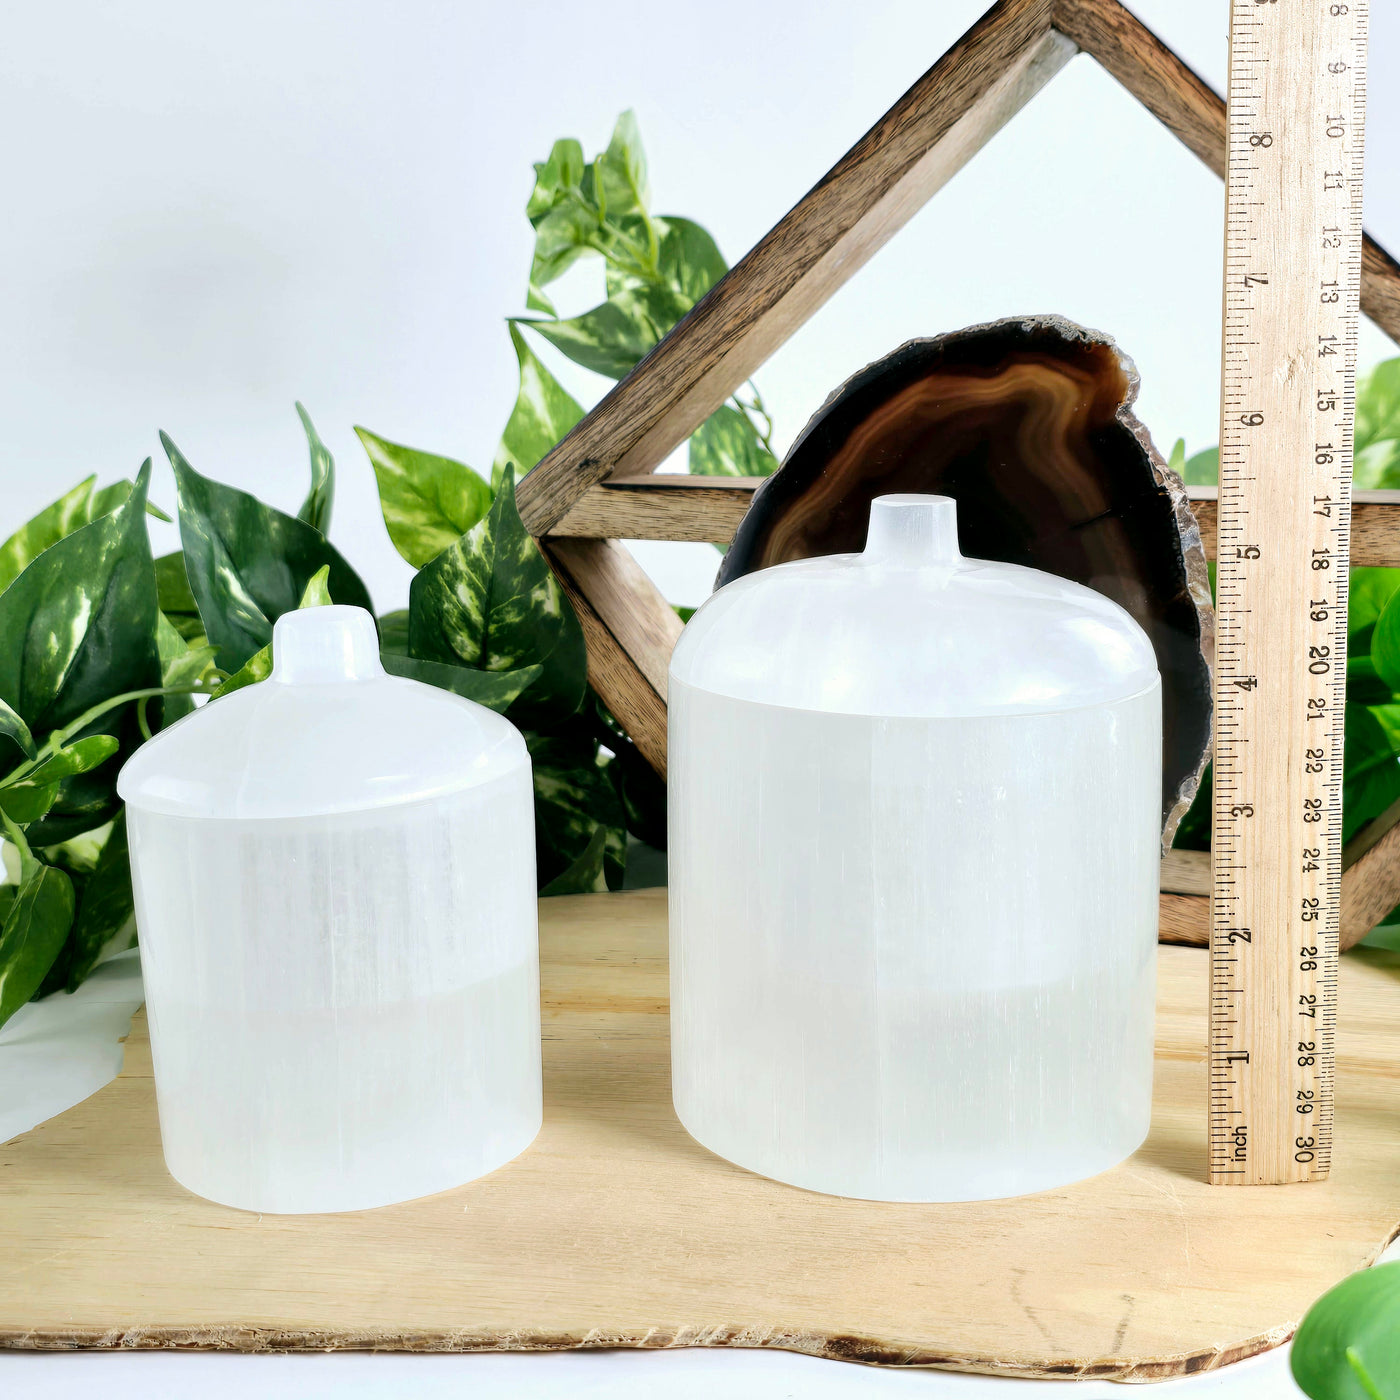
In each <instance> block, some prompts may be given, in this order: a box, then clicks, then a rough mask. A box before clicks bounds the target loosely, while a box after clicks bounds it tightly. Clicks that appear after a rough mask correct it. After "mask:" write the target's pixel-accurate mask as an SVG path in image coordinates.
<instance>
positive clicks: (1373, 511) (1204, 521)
mask: <svg viewBox="0 0 1400 1400" xmlns="http://www.w3.org/2000/svg"><path fill="white" fill-rule="evenodd" d="M1188 490H1189V492H1190V496H1191V509H1192V511H1193V512H1194V513H1195V516H1196V523H1197V524H1198V525H1199V526H1200V527H1201V542H1202V544H1204V545H1205V548H1206V558H1207V559H1214V558H1215V553H1216V539H1215V528H1216V493H1217V488H1216V487H1214V486H1192V487H1189V488H1188ZM1351 562H1352V566H1353V567H1354V568H1363V567H1365V568H1397V567H1400V491H1354V492H1353V493H1352V514H1351Z"/></svg>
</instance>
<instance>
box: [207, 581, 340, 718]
mask: <svg viewBox="0 0 1400 1400" xmlns="http://www.w3.org/2000/svg"><path fill="white" fill-rule="evenodd" d="M329 578H330V565H328V564H323V565H322V566H321V567H320V568H319V569H317V570H316V572H315V573H314V574H312V575H311V578H310V580H309V581H308V582H307V585H306V589H305V591H304V592H303V593H302V595H301V600H300V601H299V602H298V603H297V607H298V608H324V607H329V606H330V603H331V595H330V588H329V585H328V583H327V580H328V579H329ZM271 674H272V643H271V642H269V643H268V644H267V645H266V646H265V647H262V648H260V649H259V650H258V651H255V652H254V653H253V655H252V656H250V657H249V658H248V659H247V661H245V662H244V663H243V665H242V666H241V667H239V669H238V670H237V671H235V672H234V674H233V675H231V676H230V677H229V678H228V680H226V681H225V682H224V683H223V684H222V685H221V686H220V687H219V688H218V689H217V690H216V691H214V693H213V695H211V696H210V699H211V700H221V699H222V698H223V697H224V696H225V695H232V694H233V692H234V691H235V690H242V689H243V688H244V686H249V685H257V683H258V682H259V681H265V680H266V679H267V678H268V677H269V676H270V675H271Z"/></svg>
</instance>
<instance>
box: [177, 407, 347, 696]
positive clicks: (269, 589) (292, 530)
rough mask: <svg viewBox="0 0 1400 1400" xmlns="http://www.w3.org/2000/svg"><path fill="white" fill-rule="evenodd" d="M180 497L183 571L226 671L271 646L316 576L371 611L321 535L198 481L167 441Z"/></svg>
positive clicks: (242, 495) (252, 500) (229, 490)
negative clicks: (324, 573) (280, 623)
mask: <svg viewBox="0 0 1400 1400" xmlns="http://www.w3.org/2000/svg"><path fill="white" fill-rule="evenodd" d="M161 442H162V443H164V445H165V450H166V452H167V454H168V455H169V457H170V463H171V465H172V466H173V467H174V468H175V482H176V485H177V487H178V488H179V492H180V539H181V541H182V543H183V544H184V546H185V550H184V553H185V571H186V574H187V576H188V578H189V584H190V589H191V591H192V592H193V594H194V596H195V599H196V600H197V602H198V604H199V615H200V617H201V618H202V619H203V621H204V625H205V629H206V631H207V632H208V636H209V640H210V642H211V643H213V645H214V646H216V647H218V649H219V662H220V665H222V666H223V668H224V669H225V670H230V669H232V668H235V667H240V666H242V665H243V664H244V662H246V661H247V660H248V658H249V657H251V656H252V655H253V654H254V653H255V652H256V651H258V650H259V649H260V648H262V647H265V646H266V645H267V644H268V642H270V641H271V640H272V624H273V623H274V622H276V621H277V619H278V618H279V617H281V615H282V614H283V613H284V612H290V611H291V610H292V609H293V608H295V607H296V606H297V605H298V602H299V600H300V598H301V596H302V593H303V591H304V590H305V588H306V586H307V583H308V582H309V581H310V579H311V577H312V575H313V574H315V573H316V572H317V571H318V570H319V569H322V568H328V569H329V570H330V587H331V591H332V592H333V593H334V594H335V596H336V599H337V600H338V601H340V602H342V603H349V604H353V605H354V606H356V607H361V608H365V609H367V610H368V611H370V612H373V611H374V608H373V605H372V604H371V602H370V598H369V593H368V592H367V591H366V589H365V586H364V584H363V583H361V582H360V577H359V575H358V574H357V573H356V572H355V571H354V569H352V568H351V567H350V565H349V564H347V563H346V562H345V560H344V559H342V558H341V556H340V553H339V552H338V551H337V550H336V549H335V547H334V546H333V545H331V544H330V543H329V542H328V541H327V540H326V538H325V536H323V535H322V534H321V533H320V531H318V530H314V529H312V527H311V526H310V525H308V524H306V522H305V521H302V520H298V519H297V518H296V517H295V516H291V515H284V514H283V513H282V512H281V511H280V510H274V509H273V508H272V507H271V506H267V505H264V504H263V503H262V502H261V501H259V500H258V499H257V498H256V497H254V496H250V495H248V493H247V492H246V491H238V490H235V489H234V488H233V487H232V486H224V485H222V484H221V483H219V482H217V481H211V480H210V479H209V478H208V477H205V476H201V475H200V474H199V473H198V472H197V471H195V469H194V468H193V467H192V466H190V464H189V462H188V461H186V460H185V458H184V456H183V455H182V454H181V452H180V450H179V448H177V447H176V446H175V444H174V443H173V442H171V440H170V439H169V438H168V437H167V436H166V435H165V434H164V433H162V434H161Z"/></svg>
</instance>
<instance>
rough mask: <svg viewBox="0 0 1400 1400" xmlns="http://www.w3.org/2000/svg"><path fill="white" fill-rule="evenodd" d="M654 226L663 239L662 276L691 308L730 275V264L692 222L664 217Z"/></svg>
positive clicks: (702, 230) (704, 230)
mask: <svg viewBox="0 0 1400 1400" xmlns="http://www.w3.org/2000/svg"><path fill="white" fill-rule="evenodd" d="M656 225H657V227H658V228H659V229H661V230H662V235H663V236H662V239H661V275H662V276H663V277H664V278H665V279H666V280H667V281H668V282H669V283H670V284H671V286H672V287H673V288H674V289H675V290H676V291H677V292H679V293H680V295H681V297H682V298H684V299H685V300H686V301H687V302H689V303H690V305H691V306H694V305H695V303H696V302H697V301H699V300H700V298H701V297H702V296H704V295H705V293H706V292H708V291H709V290H710V288H711V287H713V286H714V285H715V283H716V282H718V281H719V279H720V278H721V277H723V276H724V274H725V273H726V272H728V271H729V264H728V263H726V262H725V260H724V255H723V254H722V253H721V252H720V250H719V245H718V244H717V243H716V242H715V240H714V239H713V238H712V237H711V236H710V234H709V232H708V230H706V229H704V228H702V227H701V226H700V225H699V224H697V223H695V222H693V221H692V220H690V219H681V218H678V217H676V215H674V214H667V215H666V216H665V217H664V218H660V219H657V220H656Z"/></svg>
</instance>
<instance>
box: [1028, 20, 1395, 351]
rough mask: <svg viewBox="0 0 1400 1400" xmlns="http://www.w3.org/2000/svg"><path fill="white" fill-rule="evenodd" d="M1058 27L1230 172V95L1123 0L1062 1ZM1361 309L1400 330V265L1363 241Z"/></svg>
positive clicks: (1208, 159)
mask: <svg viewBox="0 0 1400 1400" xmlns="http://www.w3.org/2000/svg"><path fill="white" fill-rule="evenodd" d="M1053 22H1054V26H1055V28H1056V29H1057V30H1059V31H1060V33H1062V34H1064V35H1066V36H1067V37H1068V38H1070V39H1072V40H1073V41H1074V43H1075V44H1077V45H1078V46H1079V48H1081V49H1082V50H1083V51H1084V52H1085V53H1087V54H1089V55H1091V56H1092V57H1093V58H1094V59H1096V60H1097V61H1098V63H1099V64H1100V65H1101V66H1102V67H1103V68H1104V69H1105V70H1106V71H1107V72H1109V73H1111V74H1112V75H1113V77H1115V78H1116V79H1117V80H1118V81H1119V82H1120V83H1122V85H1123V86H1124V87H1125V88H1127V90H1128V91H1129V92H1130V93H1132V95H1133V96H1134V97H1136V98H1137V99H1138V101H1139V102H1141V103H1142V105H1143V106H1144V107H1146V108H1147V110H1148V111H1149V112H1151V113H1152V114H1153V116H1155V117H1156V118H1157V119H1158V121H1160V122H1161V123H1162V125H1163V126H1165V127H1166V128H1167V129H1168V130H1169V131H1170V132H1172V134H1173V135H1174V136H1176V137H1177V138H1178V139H1179V140H1180V141H1181V142H1182V143H1183V144H1184V145H1185V146H1187V147H1188V148H1189V149H1190V150H1191V151H1193V152H1194V153H1195V154H1196V155H1197V156H1198V157H1199V158H1200V159H1201V160H1202V161H1203V162H1204V163H1205V164H1206V165H1207V166H1209V167H1210V169H1211V170H1213V171H1214V172H1215V173H1216V174H1217V175H1218V176H1220V177H1221V178H1222V179H1224V177H1225V151H1226V130H1225V99H1224V98H1223V97H1221V96H1220V94H1219V93H1217V92H1216V91H1215V89H1214V88H1212V87H1211V86H1210V85H1209V84H1208V83H1206V82H1205V81H1204V80H1203V79H1202V78H1200V77H1199V76H1198V75H1197V74H1196V73H1195V72H1193V71H1192V69H1191V68H1189V67H1188V66H1187V65H1186V64H1185V63H1183V62H1182V61H1181V60H1180V59H1179V58H1178V57H1177V56H1176V55H1175V54H1174V53H1173V52H1172V51H1171V49H1169V48H1168V47H1167V46H1166V45H1165V44H1164V43H1163V42H1162V41H1161V40H1160V39H1159V38H1158V37H1157V36H1156V35H1155V34H1154V33H1153V32H1152V31H1151V30H1150V29H1149V28H1148V27H1147V26H1146V25H1145V24H1143V22H1142V21H1141V20H1140V19H1138V18H1137V16H1136V15H1134V14H1132V13H1131V12H1130V11H1129V10H1127V9H1125V8H1124V7H1123V6H1122V5H1121V4H1119V3H1118V0H1055V12H1054V20H1053ZM1361 309H1362V310H1363V311H1364V312H1365V313H1366V314H1367V315H1368V316H1369V317H1370V318H1371V319H1372V320H1373V321H1374V322H1375V323H1376V324H1377V325H1378V326H1380V328H1381V329H1382V330H1384V331H1385V332H1386V333H1387V334H1388V335H1390V336H1392V337H1400V266H1397V264H1396V262H1395V260H1394V259H1393V258H1392V257H1391V256H1390V254H1389V253H1387V252H1386V251H1385V249H1384V248H1382V247H1381V246H1380V245H1379V244H1377V243H1376V242H1375V241H1374V240H1373V239H1371V238H1370V237H1367V238H1366V239H1365V241H1364V243H1363V245H1362V261H1361Z"/></svg>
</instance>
